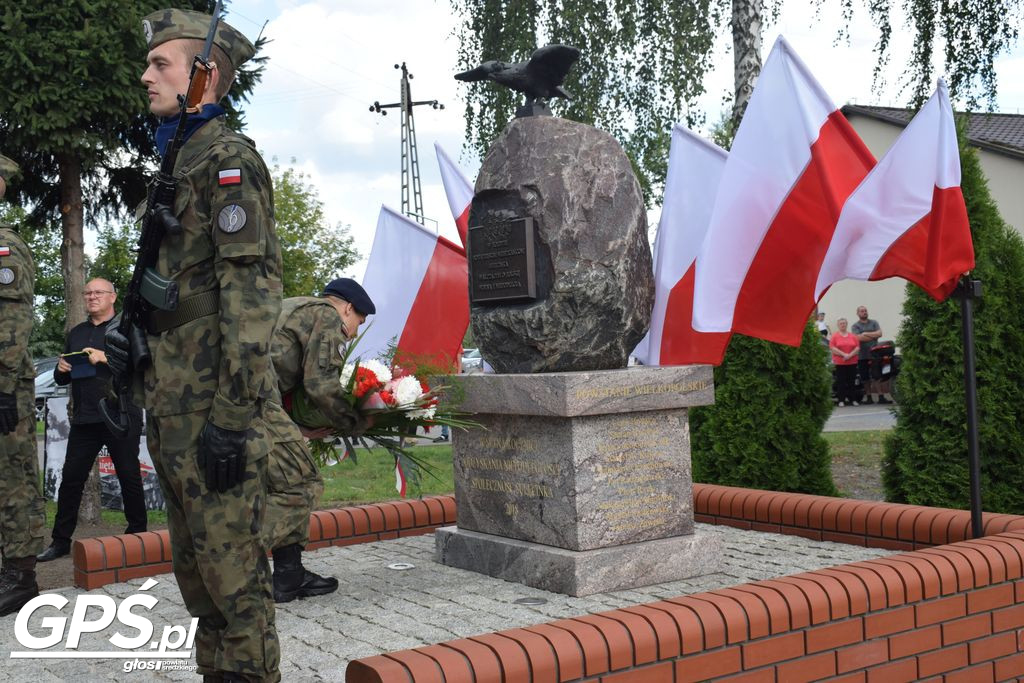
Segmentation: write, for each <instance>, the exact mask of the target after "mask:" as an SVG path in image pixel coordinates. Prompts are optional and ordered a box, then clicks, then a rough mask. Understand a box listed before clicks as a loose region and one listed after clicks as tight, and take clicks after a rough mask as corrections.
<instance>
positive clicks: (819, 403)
mask: <svg viewBox="0 0 1024 683" xmlns="http://www.w3.org/2000/svg"><path fill="white" fill-rule="evenodd" d="M831 412H832V400H831V374H830V372H829V366H828V361H827V357H826V351H825V348H824V346H823V344H822V343H821V335H820V334H818V332H817V330H816V329H815V328H814V326H813V325H812V324H810V323H808V325H807V327H806V328H805V329H804V336H803V340H802V342H801V345H800V346H799V347H798V348H793V347H789V346H783V345H781V344H773V343H771V342H766V341H762V340H759V339H752V338H750V337H744V336H742V335H735V336H733V339H732V341H731V342H730V344H729V350H728V352H727V353H726V355H725V361H724V362H723V363H722V364H721V365H720V366H719V367H717V368H715V405H713V406H707V407H703V408H695V409H693V410H692V411H691V412H690V416H691V422H690V424H691V430H692V431H691V434H692V438H691V440H692V453H693V478H694V480H695V481H700V482H705V483H712V484H722V485H727V486H744V487H748V488H756V489H768V490H773V491H797V492H802V493H814V494H821V495H836V493H837V492H836V488H835V485H834V484H833V483H832V474H831V467H830V465H831V456H830V454H829V449H828V444H827V443H826V442H825V440H824V439H823V438H822V436H821V430H822V428H823V427H824V426H825V420H827V419H828V416H829V414H830V413H831Z"/></svg>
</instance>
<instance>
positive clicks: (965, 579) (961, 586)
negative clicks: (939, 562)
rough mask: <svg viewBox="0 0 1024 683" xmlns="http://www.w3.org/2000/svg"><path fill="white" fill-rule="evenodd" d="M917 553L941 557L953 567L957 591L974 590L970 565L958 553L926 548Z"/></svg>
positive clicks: (946, 549)
mask: <svg viewBox="0 0 1024 683" xmlns="http://www.w3.org/2000/svg"><path fill="white" fill-rule="evenodd" d="M918 552H921V553H924V554H926V555H932V556H936V557H941V558H943V559H944V560H945V561H947V562H949V563H950V564H951V565H953V571H954V573H955V574H956V581H957V583H956V587H957V590H960V591H966V590H970V589H971V588H974V570H973V569H971V563H970V562H968V561H967V560H966V559H965V558H964V556H963V555H961V554H960V553H956V552H952V551H951V550H949V549H948V548H926V549H924V550H920V551H918Z"/></svg>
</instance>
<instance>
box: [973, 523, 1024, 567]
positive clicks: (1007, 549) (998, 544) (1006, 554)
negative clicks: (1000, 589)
mask: <svg viewBox="0 0 1024 683" xmlns="http://www.w3.org/2000/svg"><path fill="white" fill-rule="evenodd" d="M1021 521H1022V523H1024V520H1021ZM968 543H971V544H979V545H987V546H990V547H992V548H994V549H995V550H996V551H997V552H998V553H999V555H1000V556H1001V557H1002V558H1003V562H1004V563H1005V564H1006V579H1007V580H1012V579H1018V578H1020V577H1021V575H1022V574H1024V558H1021V550H1024V547H1022V543H1021V542H1020V541H1019V540H1018V539H1014V538H979V539H976V540H973V541H968Z"/></svg>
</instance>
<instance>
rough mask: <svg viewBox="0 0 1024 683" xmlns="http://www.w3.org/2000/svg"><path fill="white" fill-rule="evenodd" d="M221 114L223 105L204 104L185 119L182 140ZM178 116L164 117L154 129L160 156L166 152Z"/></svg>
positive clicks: (176, 124)
mask: <svg viewBox="0 0 1024 683" xmlns="http://www.w3.org/2000/svg"><path fill="white" fill-rule="evenodd" d="M223 115H224V107H222V106H220V105H219V104H204V105H203V108H202V109H201V110H199V113H198V114H189V115H188V118H186V119H185V137H184V139H183V140H182V142H185V140H188V139H189V138H190V137H192V134H193V133H195V132H196V131H197V130H199V129H200V128H202V126H203V124H205V123H206V122H207V121H211V120H213V119H215V118H217V117H218V116H223ZM179 116H180V114H178V115H175V116H172V117H170V118H168V119H164V120H163V122H162V123H161V124H160V125H159V126H158V127H157V129H156V148H157V149H158V150H159V151H160V156H161V157H163V156H164V155H165V154H166V153H167V148H168V147H169V146H170V144H171V138H173V137H174V131H175V129H176V128H177V127H178V117H179Z"/></svg>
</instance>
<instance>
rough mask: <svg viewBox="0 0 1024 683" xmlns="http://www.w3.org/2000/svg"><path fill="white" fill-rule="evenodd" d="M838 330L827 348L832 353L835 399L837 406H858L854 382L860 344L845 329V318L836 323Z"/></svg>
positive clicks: (855, 337) (854, 336)
mask: <svg viewBox="0 0 1024 683" xmlns="http://www.w3.org/2000/svg"><path fill="white" fill-rule="evenodd" d="M836 324H837V325H838V326H839V329H838V330H837V331H836V332H835V333H834V334H833V335H832V338H831V339H830V340H829V343H828V346H829V349H830V350H831V351H832V364H833V365H835V368H836V399H837V400H838V401H839V405H841V406H843V405H852V406H856V405H860V404H859V403H857V401H855V400H854V381H855V380H856V378H857V356H858V353H859V351H860V342H859V341H858V340H857V336H856V335H854V334H851V333H850V332H849V331H848V330H847V329H846V325H847V321H846V318H840V319H839V321H838V322H837V323H836Z"/></svg>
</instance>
